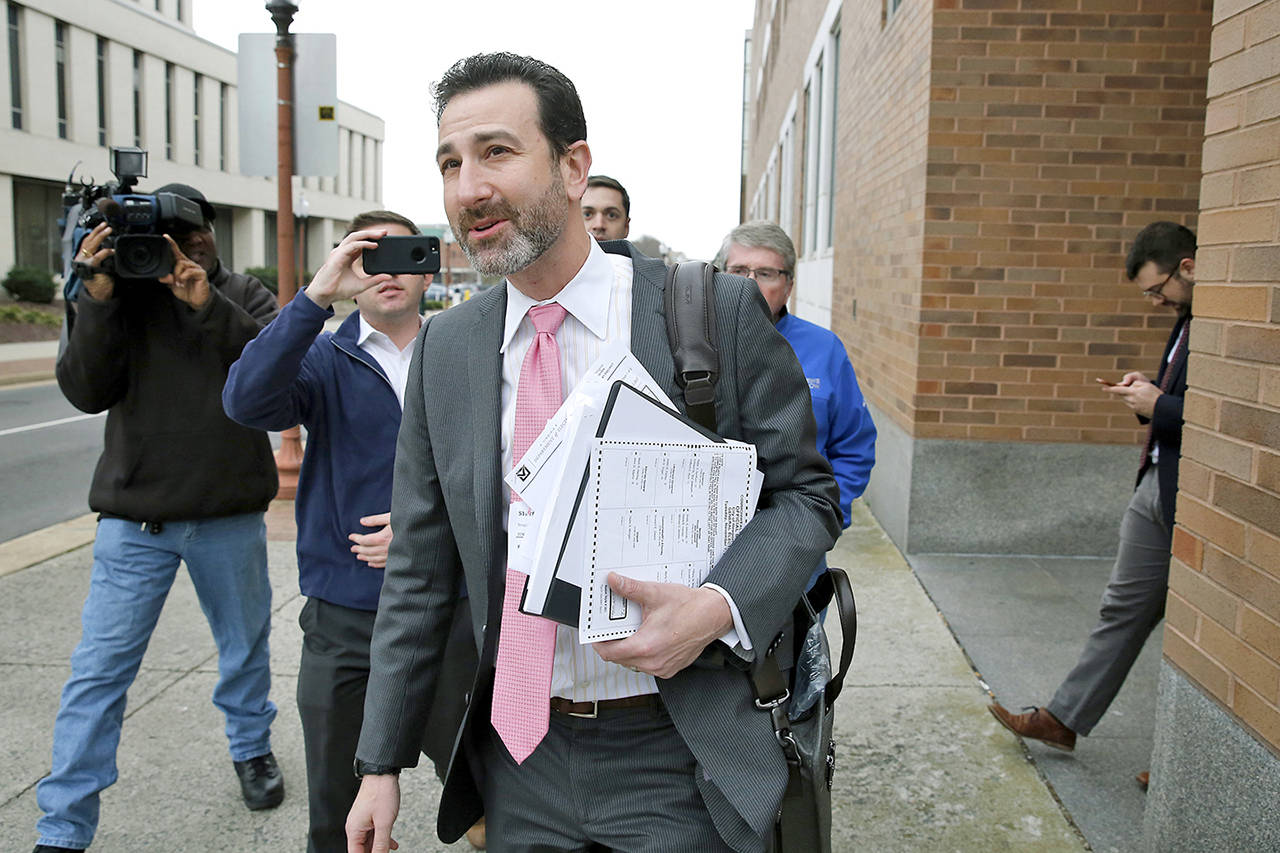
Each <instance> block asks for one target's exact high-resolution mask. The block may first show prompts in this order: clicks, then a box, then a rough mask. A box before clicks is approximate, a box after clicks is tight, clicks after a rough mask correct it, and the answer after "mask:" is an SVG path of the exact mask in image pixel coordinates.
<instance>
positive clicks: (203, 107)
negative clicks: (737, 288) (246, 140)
mask: <svg viewBox="0 0 1280 853" xmlns="http://www.w3.org/2000/svg"><path fill="white" fill-rule="evenodd" d="M200 80H201V82H200V165H201V166H203V167H204V168H206V169H212V170H214V171H217V170H218V154H219V141H220V137H219V133H220V132H221V131H220V128H219V127H218V106H219V98H220V96H221V91H222V83H221V81H219V80H217V79H215V78H213V77H201V78H200Z"/></svg>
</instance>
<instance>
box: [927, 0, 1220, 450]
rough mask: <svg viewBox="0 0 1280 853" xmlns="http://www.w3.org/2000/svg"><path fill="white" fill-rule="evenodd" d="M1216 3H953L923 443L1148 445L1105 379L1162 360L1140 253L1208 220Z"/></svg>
mask: <svg viewBox="0 0 1280 853" xmlns="http://www.w3.org/2000/svg"><path fill="white" fill-rule="evenodd" d="M1210 4H1211V0H1164V1H1163V2H1159V3H1156V2H1146V0H1107V2H1100V0H1054V2H1045V0H948V1H947V2H945V3H941V2H940V3H938V4H937V5H936V11H935V12H934V21H933V68H932V96H931V103H930V119H929V154H928V156H929V165H928V187H927V193H926V199H925V223H924V227H925V235H924V274H923V283H922V286H921V296H920V299H921V304H920V308H921V316H920V319H921V325H920V339H919V363H920V368H919V372H918V376H917V383H916V389H915V410H916V430H915V432H916V435H917V436H922V437H929V438H948V439H982V440H998V441H1041V442H1075V443H1087V444H1124V443H1134V444H1136V443H1139V442H1140V441H1141V435H1140V433H1139V427H1138V425H1137V424H1136V422H1135V421H1134V419H1133V417H1132V415H1131V414H1130V413H1129V412H1128V410H1127V409H1125V408H1124V407H1122V406H1118V405H1117V404H1116V403H1115V402H1114V401H1113V400H1110V399H1109V398H1107V397H1106V396H1104V395H1102V394H1099V393H1098V391H1097V387H1096V385H1095V384H1094V382H1093V380H1094V377H1097V376H1101V377H1107V378H1113V379H1114V378H1116V377H1118V376H1120V375H1121V374H1122V373H1124V372H1125V371H1128V370H1147V371H1150V370H1153V369H1154V367H1153V365H1154V364H1155V363H1156V362H1158V360H1159V358H1160V353H1161V350H1162V347H1163V344H1164V341H1165V338H1166V335H1167V331H1168V328H1169V324H1170V320H1169V318H1168V316H1167V315H1165V314H1164V313H1162V312H1157V311H1154V310H1153V309H1152V308H1151V307H1150V305H1148V304H1147V303H1146V301H1145V300H1143V299H1141V298H1140V297H1139V296H1138V294H1137V292H1136V291H1135V290H1134V288H1133V287H1132V286H1131V285H1130V283H1129V282H1128V281H1127V280H1126V279H1125V277H1124V270H1123V266H1124V254H1125V251H1126V250H1127V247H1128V243H1129V241H1130V240H1131V238H1132V237H1133V235H1134V234H1135V233H1136V232H1137V231H1138V230H1139V229H1140V228H1141V227H1142V226H1144V225H1146V224H1147V223H1149V222H1152V221H1155V220H1157V219H1168V220H1173V221H1176V222H1181V223H1183V224H1186V225H1188V226H1189V227H1192V228H1195V227H1196V224H1197V223H1196V218H1197V213H1198V208H1199V204H1198V201H1197V197H1198V195H1199V191H1200V168H1201V163H1200V158H1201V145H1202V138H1203V126H1204V114H1205V99H1204V85H1205V83H1204V81H1205V76H1206V73H1207V71H1208V65H1209V36H1210V31H1211V22H1210Z"/></svg>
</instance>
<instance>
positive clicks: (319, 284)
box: [305, 228, 392, 524]
mask: <svg viewBox="0 0 1280 853" xmlns="http://www.w3.org/2000/svg"><path fill="white" fill-rule="evenodd" d="M385 236H387V229H385V228H371V229H369V230H367V231H352V232H351V233H350V234H348V235H347V236H346V237H343V238H342V242H341V243H339V244H338V245H337V246H335V247H334V248H333V251H332V252H330V253H329V257H327V258H325V261H324V266H322V267H320V269H319V270H318V271H317V272H316V274H315V277H314V278H312V279H311V284H309V285H307V289H306V291H305V292H306V294H307V296H308V297H309V298H310V299H311V301H312V302H314V303H315V304H317V305H319V306H320V307H321V308H328V307H329V306H330V305H332V304H333V303H335V302H337V301H339V300H341V299H350V298H351V297H353V296H355V295H356V294H358V293H363V292H364V291H366V290H368V289H369V288H371V287H377V286H378V285H380V284H382V283H383V282H385V281H390V280H391V279H392V276H389V275H386V274H385V273H382V274H379V275H365V274H364V266H363V264H362V262H361V255H362V253H363V252H364V250H365V249H376V248H378V240H379V239H380V238H382V237H385ZM361 523H362V524H363V522H361Z"/></svg>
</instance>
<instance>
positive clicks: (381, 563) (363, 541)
mask: <svg viewBox="0 0 1280 853" xmlns="http://www.w3.org/2000/svg"><path fill="white" fill-rule="evenodd" d="M360 523H361V524H363V525H364V526H365V527H379V526H381V527H382V529H381V530H378V531H375V532H374V533H352V534H350V535H349V536H347V538H348V539H350V540H351V541H352V542H354V543H355V544H354V545H352V546H351V553H353V554H355V555H356V559H357V560H363V561H364V562H366V563H368V564H369V565H370V566H372V567H373V568H375V569H382V568H386V565H387V549H388V548H390V547H391V513H389V512H384V513H380V514H379V515H366V516H365V517H364V518H362V519H360Z"/></svg>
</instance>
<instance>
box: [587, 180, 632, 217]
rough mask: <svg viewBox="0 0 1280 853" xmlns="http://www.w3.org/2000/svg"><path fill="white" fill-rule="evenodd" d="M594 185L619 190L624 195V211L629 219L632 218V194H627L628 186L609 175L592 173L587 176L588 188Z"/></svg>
mask: <svg viewBox="0 0 1280 853" xmlns="http://www.w3.org/2000/svg"><path fill="white" fill-rule="evenodd" d="M592 187H605V188H606V189H611V190H617V191H618V194H619V195H621V196H622V212H623V213H625V214H626V215H627V218H628V219H630V218H631V196H629V195H627V189H626V187H624V186H623V185H622V184H620V183H618V181H617V180H616V179H615V178H611V177H609V176H608V175H591V176H590V177H589V178H587V189H591V188H592Z"/></svg>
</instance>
